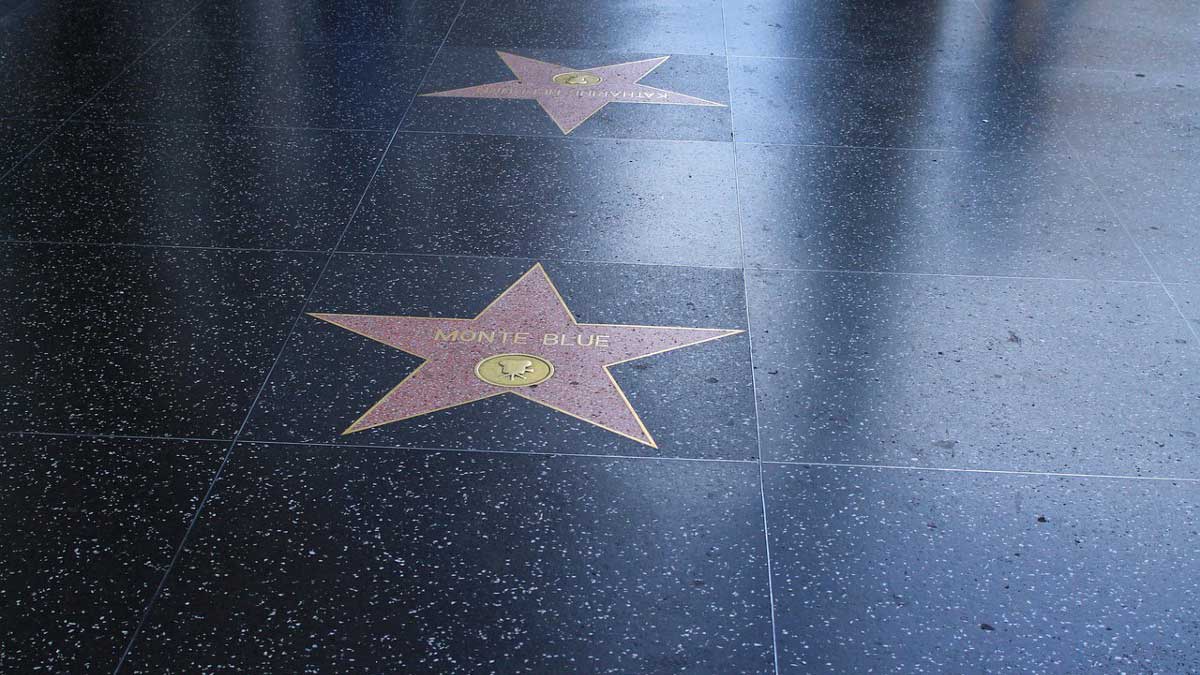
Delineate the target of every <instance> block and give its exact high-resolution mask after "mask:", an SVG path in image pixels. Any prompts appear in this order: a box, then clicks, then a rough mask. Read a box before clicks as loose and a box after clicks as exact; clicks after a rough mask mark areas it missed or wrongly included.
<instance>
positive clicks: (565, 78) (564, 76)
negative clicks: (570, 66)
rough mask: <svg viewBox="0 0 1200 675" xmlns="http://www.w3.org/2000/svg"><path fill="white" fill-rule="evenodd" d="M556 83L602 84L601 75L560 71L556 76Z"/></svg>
mask: <svg viewBox="0 0 1200 675" xmlns="http://www.w3.org/2000/svg"><path fill="white" fill-rule="evenodd" d="M554 83H555V84H566V85H569V86H572V87H588V86H591V85H593V84H600V76H599V75H593V74H591V73H559V74H558V75H555V76H554Z"/></svg>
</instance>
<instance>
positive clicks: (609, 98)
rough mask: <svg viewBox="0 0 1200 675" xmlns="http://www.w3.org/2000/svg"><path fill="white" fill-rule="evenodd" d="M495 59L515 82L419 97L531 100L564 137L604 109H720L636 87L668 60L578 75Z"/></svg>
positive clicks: (511, 58) (552, 66)
mask: <svg viewBox="0 0 1200 675" xmlns="http://www.w3.org/2000/svg"><path fill="white" fill-rule="evenodd" d="M496 53H497V54H499V55H500V58H501V59H503V60H504V63H505V64H506V65H508V69H509V70H511V71H512V72H513V74H514V75H516V76H517V79H515V80H508V81H505V82H495V83H492V84H480V85H476V86H474V87H465V88H462V89H451V90H449V91H439V92H434V93H431V94H421V95H422V96H457V97H463V98H510V99H532V100H534V101H537V102H538V105H540V106H542V110H545V111H546V114H548V115H550V119H552V120H554V123H555V124H557V125H558V128H559V129H561V130H562V132H563V133H564V134H569V133H571V132H572V131H574V130H575V128H576V127H578V126H579V125H580V124H583V123H584V122H585V121H586V120H587V119H588V118H589V117H591V116H592V115H595V114H596V113H597V112H599V111H600V109H601V108H603V107H604V106H606V105H608V104H609V103H656V104H660V105H661V104H668V105H699V106H719V107H724V105H725V104H723V103H716V102H713V101H706V100H704V99H702V98H696V97H695V96H687V95H686V94H679V93H676V92H673V91H667V90H665V89H658V88H657V87H649V86H646V85H644V84H638V80H641V79H642V78H643V77H646V76H647V75H649V74H650V71H652V70H654V69H655V68H657V67H659V66H660V65H662V63H663V62H664V61H666V60H667V59H668V58H670V57H667V56H659V57H657V58H653V59H645V60H643V61H630V62H629V63H617V64H613V65H611V66H597V67H595V68H586V69H582V70H579V69H575V68H568V67H566V66H560V65H558V64H556V63H548V62H546V61H538V60H537V59H530V58H526V57H524V56H517V55H516V54H509V53H507V52H499V51H498V52H496Z"/></svg>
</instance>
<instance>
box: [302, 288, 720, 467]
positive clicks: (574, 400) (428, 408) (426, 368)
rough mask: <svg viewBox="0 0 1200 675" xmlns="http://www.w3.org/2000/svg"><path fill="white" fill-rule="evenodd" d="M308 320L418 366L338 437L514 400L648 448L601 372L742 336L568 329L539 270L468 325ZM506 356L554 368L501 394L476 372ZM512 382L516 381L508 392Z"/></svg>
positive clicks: (571, 323) (570, 320)
mask: <svg viewBox="0 0 1200 675" xmlns="http://www.w3.org/2000/svg"><path fill="white" fill-rule="evenodd" d="M311 316H313V317H316V318H318V319H321V320H323V321H328V322H329V323H332V324H335V325H337V326H341V327H342V328H345V329H346V330H350V331H354V332H355V333H358V334H360V335H363V336H365V337H368V338H371V339H372V340H376V341H378V342H382V343H383V344H385V345H388V346H389V347H394V348H396V349H400V350H403V351H405V352H408V353H409V354H412V355H414V356H417V357H419V358H422V359H425V362H424V363H422V364H421V365H420V366H418V367H417V369H416V370H414V371H413V372H412V373H410V374H409V375H408V377H406V378H404V379H403V380H402V381H401V382H400V384H398V385H396V387H395V388H393V389H392V390H391V391H390V392H388V393H387V395H386V396H384V397H383V398H382V399H380V401H379V402H378V403H376V404H375V405H374V406H372V407H371V409H370V410H368V411H367V412H366V413H364V414H363V416H362V417H359V418H358V419H357V420H355V422H354V423H353V424H351V425H350V427H349V428H348V429H346V431H344V432H343V433H345V434H349V433H353V432H356V431H362V430H364V429H370V428H372V427H377V426H381V425H384V424H390V423H392V422H398V421H400V420H405V419H408V418H410V417H416V416H418V415H424V414H427V413H431V412H434V411H437V410H445V409H446V408H452V407H454V406H459V405H463V404H465V403H470V402H472V401H478V400H481V399H485V398H489V397H492V396H499V395H501V394H513V395H516V396H520V397H522V398H525V399H528V400H530V401H533V402H535V403H540V404H542V405H544V406H547V407H550V408H553V409H554V410H557V411H559V412H562V413H566V414H568V415H570V416H572V417H576V418H579V419H581V420H583V421H585V422H589V423H591V424H595V425H596V426H598V427H601V428H603V429H607V430H608V431H611V432H613V433H617V434H620V435H622V436H625V437H627V438H631V439H633V440H635V441H637V442H639V443H644V444H645V445H649V446H651V447H658V446H657V445H655V443H654V439H653V438H652V437H651V436H650V432H649V431H648V430H647V429H646V427H645V425H644V424H642V420H641V418H639V417H638V414H637V413H636V412H635V411H634V410H633V407H632V406H630V404H629V400H628V399H627V398H626V397H625V394H624V392H622V391H621V388H620V386H618V385H617V382H616V380H614V379H613V377H612V375H611V374H610V373H609V371H608V368H609V366H612V365H615V364H618V363H624V362H626V361H632V360H634V359H640V358H643V357H646V356H651V355H653V354H661V353H662V352H666V351H670V350H672V349H679V348H680V347H687V346H690V345H694V344H699V343H701V342H707V341H709V340H716V339H718V338H722V337H726V336H728V335H734V334H737V333H741V332H742V331H740V330H727V329H714V328H682V327H671V326H634V325H614V324H591V323H584V324H581V323H576V322H575V318H574V316H573V315H572V314H571V311H570V310H569V309H568V308H567V305H566V303H565V302H564V301H563V299H562V296H561V295H559V293H558V289H556V288H555V287H554V284H553V283H552V282H551V281H550V278H549V277H548V276H546V272H545V271H544V270H543V269H542V266H541V265H540V264H537V265H534V266H533V267H532V268H530V269H529V271H527V272H526V273H525V274H523V275H522V276H521V278H520V279H518V280H517V281H516V282H515V283H514V284H513V285H512V286H510V287H508V289H507V290H505V291H504V292H503V293H502V294H501V295H500V297H498V298H496V299H495V300H493V301H492V303H491V304H490V305H488V306H487V307H486V308H485V309H484V310H483V311H482V312H480V313H479V315H478V316H476V317H475V318H474V319H438V318H426V317H414V316H378V315H364V314H311ZM506 354H517V355H529V356H533V357H536V358H537V359H543V360H544V361H546V362H549V363H550V364H552V365H553V374H552V375H551V376H550V377H549V378H548V379H545V380H544V381H541V382H538V383H537V384H536V385H534V386H502V385H497V384H492V383H490V382H487V381H485V380H484V379H483V378H482V377H481V376H480V375H479V374H478V373H477V372H476V368H477V366H479V365H480V364H481V363H483V362H484V361H485V360H486V359H489V357H496V356H497V355H506ZM517 377H519V376H517ZM518 382H519V381H518V380H516V377H514V384H517V383H518Z"/></svg>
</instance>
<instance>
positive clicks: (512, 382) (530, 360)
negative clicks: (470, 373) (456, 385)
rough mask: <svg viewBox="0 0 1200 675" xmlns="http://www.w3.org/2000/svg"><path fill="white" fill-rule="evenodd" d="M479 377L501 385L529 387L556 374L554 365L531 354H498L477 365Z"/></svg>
mask: <svg viewBox="0 0 1200 675" xmlns="http://www.w3.org/2000/svg"><path fill="white" fill-rule="evenodd" d="M475 375H476V376H478V377H479V379H481V380H483V381H484V382H487V383H488V384H494V385H497V386H500V387H528V386H530V385H534V384H538V383H540V382H545V381H546V380H548V379H550V377H551V376H552V375H554V366H553V365H552V364H551V363H550V362H549V361H547V360H546V359H543V358H541V357H538V356H533V355H531V354H497V355H495V356H489V357H487V358H486V359H484V360H482V361H480V362H479V363H478V364H477V365H476V366H475Z"/></svg>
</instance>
